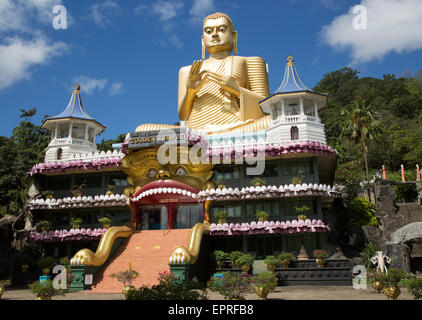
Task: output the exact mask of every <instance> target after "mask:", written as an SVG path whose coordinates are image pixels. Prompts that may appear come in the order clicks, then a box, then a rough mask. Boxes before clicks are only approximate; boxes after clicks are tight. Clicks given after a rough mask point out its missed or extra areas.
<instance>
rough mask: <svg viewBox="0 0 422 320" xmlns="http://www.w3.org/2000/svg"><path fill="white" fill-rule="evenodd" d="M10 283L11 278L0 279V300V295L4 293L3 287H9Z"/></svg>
mask: <svg viewBox="0 0 422 320" xmlns="http://www.w3.org/2000/svg"><path fill="white" fill-rule="evenodd" d="M11 284H12V281H11V280H0V300H1V296H2V295H3V293H4V291H5V290H4V288H5V287H9V286H10V285H11Z"/></svg>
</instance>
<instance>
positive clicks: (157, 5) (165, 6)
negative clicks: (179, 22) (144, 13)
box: [151, 1, 183, 21]
mask: <svg viewBox="0 0 422 320" xmlns="http://www.w3.org/2000/svg"><path fill="white" fill-rule="evenodd" d="M182 9H183V2H181V1H175V2H172V1H158V2H154V3H153V4H152V5H151V12H152V13H154V14H156V15H158V16H159V19H160V21H169V20H171V19H173V18H176V17H177V16H178V15H179V13H180V12H181V11H182Z"/></svg>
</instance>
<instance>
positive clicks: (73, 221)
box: [70, 217, 83, 229]
mask: <svg viewBox="0 0 422 320" xmlns="http://www.w3.org/2000/svg"><path fill="white" fill-rule="evenodd" d="M82 223H83V220H82V219H81V218H78V217H73V218H72V219H70V225H71V226H72V229H79V227H80V226H81V224H82Z"/></svg>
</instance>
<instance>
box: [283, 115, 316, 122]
mask: <svg viewBox="0 0 422 320" xmlns="http://www.w3.org/2000/svg"><path fill="white" fill-rule="evenodd" d="M278 120H279V121H280V122H286V123H297V122H305V121H306V122H317V123H320V122H321V121H320V119H319V118H317V117H313V116H308V115H294V116H284V117H280V118H278Z"/></svg>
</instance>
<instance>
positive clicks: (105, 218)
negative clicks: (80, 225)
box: [98, 217, 111, 226]
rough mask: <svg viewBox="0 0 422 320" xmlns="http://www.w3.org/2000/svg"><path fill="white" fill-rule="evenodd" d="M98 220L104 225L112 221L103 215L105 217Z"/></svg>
mask: <svg viewBox="0 0 422 320" xmlns="http://www.w3.org/2000/svg"><path fill="white" fill-rule="evenodd" d="M98 222H99V223H101V224H102V225H103V226H104V225H106V224H108V225H109V224H110V223H111V220H110V218H107V217H103V218H100V219H98Z"/></svg>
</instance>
